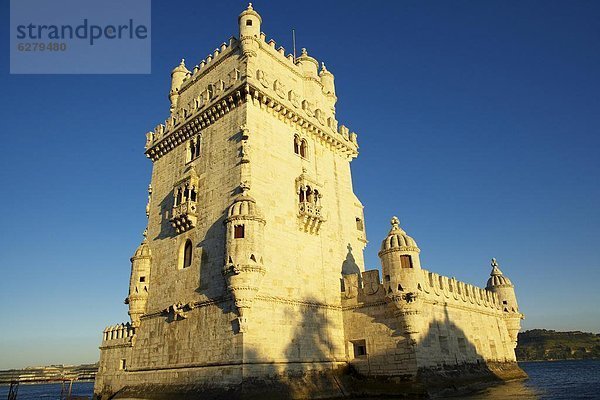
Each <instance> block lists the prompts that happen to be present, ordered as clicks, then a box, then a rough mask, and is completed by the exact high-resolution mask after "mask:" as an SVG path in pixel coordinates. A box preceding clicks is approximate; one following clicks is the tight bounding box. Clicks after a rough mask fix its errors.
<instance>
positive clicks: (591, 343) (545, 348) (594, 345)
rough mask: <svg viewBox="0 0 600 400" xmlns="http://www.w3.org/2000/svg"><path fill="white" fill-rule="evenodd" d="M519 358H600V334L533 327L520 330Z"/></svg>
mask: <svg viewBox="0 0 600 400" xmlns="http://www.w3.org/2000/svg"><path fill="white" fill-rule="evenodd" d="M516 354H517V360H519V361H534V360H586V359H600V334H596V333H588V332H579V331H573V332H556V331H551V330H546V329H532V330H530V331H525V332H520V333H519V341H518V345H517V349H516Z"/></svg>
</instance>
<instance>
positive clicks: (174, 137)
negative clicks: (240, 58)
mask: <svg viewBox="0 0 600 400" xmlns="http://www.w3.org/2000/svg"><path fill="white" fill-rule="evenodd" d="M243 102H248V103H252V104H253V105H255V106H258V107H261V108H265V109H267V110H269V111H271V112H272V113H273V114H275V115H277V116H278V117H279V118H280V119H282V120H284V121H286V122H287V123H289V124H291V125H294V126H296V127H297V128H299V129H302V130H304V131H305V132H307V133H310V134H312V135H313V136H314V137H315V139H317V140H319V141H320V142H321V143H323V144H326V145H328V146H329V147H330V148H332V149H335V150H337V151H339V152H341V153H342V154H344V155H346V156H347V157H348V158H354V157H356V156H357V155H358V146H357V145H356V144H354V143H352V142H351V141H350V140H349V139H345V138H342V137H341V135H340V134H338V133H335V132H334V131H333V130H332V129H331V128H325V127H323V129H322V128H320V127H319V126H317V124H315V123H313V122H311V121H309V120H308V119H307V118H305V117H303V116H302V115H300V114H299V113H298V112H296V111H294V110H292V109H290V108H289V107H287V106H286V105H284V104H282V103H281V102H280V101H278V100H276V99H274V98H273V97H272V96H270V95H268V94H266V93H264V92H263V91H261V90H260V89H258V88H256V87H254V86H252V85H249V84H244V85H243V86H237V87H234V88H232V89H231V90H229V91H228V92H226V93H224V94H223V95H221V96H219V97H218V98H217V99H216V100H214V101H213V102H212V103H211V104H210V105H208V106H206V107H202V108H201V109H199V110H197V111H195V112H194V111H192V110H186V112H185V114H186V116H185V117H183V118H181V119H180V118H178V117H176V116H171V117H169V119H168V120H167V127H166V128H165V131H164V133H163V134H162V137H160V138H159V139H158V140H156V141H154V142H152V144H151V145H150V147H148V149H147V150H146V156H147V157H148V158H150V159H151V160H152V161H156V160H158V159H159V158H161V157H162V156H163V155H165V154H167V153H168V152H169V151H171V150H172V149H174V148H175V147H177V146H178V145H180V144H181V143H183V142H185V141H186V140H188V139H189V138H190V137H192V136H193V135H195V134H197V133H198V132H200V130H202V129H205V128H206V127H208V126H210V125H212V124H213V123H214V122H215V121H217V120H218V119H219V118H221V117H222V116H223V115H225V114H226V113H228V112H229V111H231V109H233V108H235V107H237V106H239V105H241V104H242V103H243ZM182 120H183V121H182ZM337 136H339V137H337Z"/></svg>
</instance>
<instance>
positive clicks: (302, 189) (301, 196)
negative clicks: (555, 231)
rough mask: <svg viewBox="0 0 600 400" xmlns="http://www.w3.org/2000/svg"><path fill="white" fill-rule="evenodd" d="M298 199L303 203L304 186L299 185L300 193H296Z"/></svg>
mask: <svg viewBox="0 0 600 400" xmlns="http://www.w3.org/2000/svg"><path fill="white" fill-rule="evenodd" d="M298 196H299V197H298V200H299V201H300V203H304V188H303V187H301V188H300V193H299V194H298Z"/></svg>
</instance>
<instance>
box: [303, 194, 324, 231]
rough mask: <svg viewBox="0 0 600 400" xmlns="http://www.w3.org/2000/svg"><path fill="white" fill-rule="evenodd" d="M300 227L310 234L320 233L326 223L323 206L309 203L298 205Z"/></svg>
mask: <svg viewBox="0 0 600 400" xmlns="http://www.w3.org/2000/svg"><path fill="white" fill-rule="evenodd" d="M298 218H299V219H300V227H301V228H302V229H303V230H304V231H305V232H309V233H319V230H320V229H321V224H322V223H323V222H325V217H324V216H323V210H322V206H321V205H319V204H315V203H313V202H309V201H303V202H300V203H298Z"/></svg>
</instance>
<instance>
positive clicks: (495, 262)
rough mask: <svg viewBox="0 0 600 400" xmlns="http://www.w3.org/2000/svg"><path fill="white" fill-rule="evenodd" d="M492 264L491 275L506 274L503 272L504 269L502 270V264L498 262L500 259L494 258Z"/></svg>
mask: <svg viewBox="0 0 600 400" xmlns="http://www.w3.org/2000/svg"><path fill="white" fill-rule="evenodd" d="M491 266H492V272H490V275H491V276H500V275H504V274H502V271H500V265H499V264H498V260H496V259H495V258H492V262H491Z"/></svg>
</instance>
